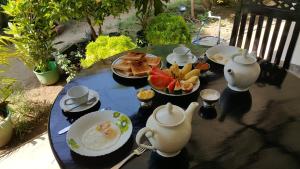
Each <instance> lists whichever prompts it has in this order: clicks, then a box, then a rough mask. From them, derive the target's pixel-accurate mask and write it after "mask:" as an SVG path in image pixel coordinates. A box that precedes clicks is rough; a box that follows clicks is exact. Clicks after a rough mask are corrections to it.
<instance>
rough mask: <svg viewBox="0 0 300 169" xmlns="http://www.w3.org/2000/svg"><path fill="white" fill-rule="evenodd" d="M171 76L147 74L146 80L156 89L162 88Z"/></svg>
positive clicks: (167, 83) (170, 79)
mask: <svg viewBox="0 0 300 169" xmlns="http://www.w3.org/2000/svg"><path fill="white" fill-rule="evenodd" d="M172 80H173V78H171V77H169V76H164V75H150V76H148V82H149V83H150V85H151V86H152V87H154V88H155V89H158V90H164V89H165V88H166V87H167V86H168V85H169V83H170V82H171V81H172Z"/></svg>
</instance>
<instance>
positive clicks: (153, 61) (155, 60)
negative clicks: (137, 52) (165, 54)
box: [145, 57, 161, 67]
mask: <svg viewBox="0 0 300 169" xmlns="http://www.w3.org/2000/svg"><path fill="white" fill-rule="evenodd" d="M145 58H146V62H147V64H148V65H149V66H151V67H159V66H160V60H161V59H160V57H145Z"/></svg>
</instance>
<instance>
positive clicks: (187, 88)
mask: <svg viewBox="0 0 300 169" xmlns="http://www.w3.org/2000/svg"><path fill="white" fill-rule="evenodd" d="M193 87H194V85H193V83H190V82H185V83H181V89H182V90H183V91H184V92H185V93H189V92H191V91H192V90H193Z"/></svg>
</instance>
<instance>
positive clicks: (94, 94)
mask: <svg viewBox="0 0 300 169" xmlns="http://www.w3.org/2000/svg"><path fill="white" fill-rule="evenodd" d="M93 97H96V100H95V101H94V102H93V103H90V104H83V105H81V106H78V107H76V108H74V109H72V108H73V107H75V106H76V104H71V105H65V100H66V99H67V98H68V96H67V95H64V96H63V97H62V98H61V100H60V102H59V106H60V108H61V109H62V110H63V111H68V110H70V109H71V110H70V111H68V112H74V113H75V112H81V111H85V110H87V109H89V108H91V107H93V106H95V105H96V104H97V103H98V101H99V94H98V92H96V91H95V90H91V89H89V98H88V99H89V100H90V99H91V98H93Z"/></svg>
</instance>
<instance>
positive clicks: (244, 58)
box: [233, 49, 257, 65]
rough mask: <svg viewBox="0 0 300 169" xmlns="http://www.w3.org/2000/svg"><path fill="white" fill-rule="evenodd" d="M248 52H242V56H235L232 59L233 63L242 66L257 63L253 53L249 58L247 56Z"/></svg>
mask: <svg viewBox="0 0 300 169" xmlns="http://www.w3.org/2000/svg"><path fill="white" fill-rule="evenodd" d="M247 53H248V50H246V49H245V50H243V54H242V55H237V56H234V57H233V61H234V62H236V63H240V64H244V65H251V64H253V63H255V62H256V61H257V59H256V56H254V55H255V54H254V53H251V54H250V55H249V56H248V55H247Z"/></svg>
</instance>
